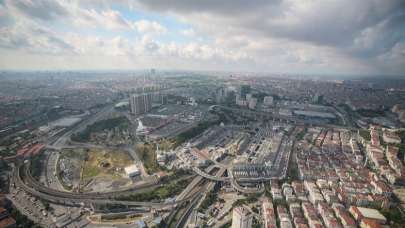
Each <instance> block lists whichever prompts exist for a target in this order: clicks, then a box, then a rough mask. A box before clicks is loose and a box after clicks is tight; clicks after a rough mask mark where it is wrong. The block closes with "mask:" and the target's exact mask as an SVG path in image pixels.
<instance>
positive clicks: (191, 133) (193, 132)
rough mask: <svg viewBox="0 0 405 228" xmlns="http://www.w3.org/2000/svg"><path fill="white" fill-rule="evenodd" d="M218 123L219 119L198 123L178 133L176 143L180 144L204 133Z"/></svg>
mask: <svg viewBox="0 0 405 228" xmlns="http://www.w3.org/2000/svg"><path fill="white" fill-rule="evenodd" d="M218 124H219V122H218V121H205V122H201V123H198V125H197V126H195V127H193V128H191V129H189V130H187V131H185V132H182V133H180V134H179V135H177V136H176V145H180V144H182V143H183V142H185V141H187V140H189V139H192V138H194V137H196V136H197V135H199V134H201V133H203V132H204V131H205V130H207V129H208V128H209V127H211V126H213V125H218Z"/></svg>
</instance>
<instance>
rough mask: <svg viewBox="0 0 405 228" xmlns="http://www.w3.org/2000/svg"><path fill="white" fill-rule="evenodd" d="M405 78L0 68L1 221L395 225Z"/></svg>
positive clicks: (399, 214) (404, 193)
mask: <svg viewBox="0 0 405 228" xmlns="http://www.w3.org/2000/svg"><path fill="white" fill-rule="evenodd" d="M404 126H405V81H403V80H399V79H398V80H396V79H392V80H386V79H384V80H382V79H378V78H373V79H364V78H360V79H341V80H338V79H334V80H326V79H322V80H321V79H317V78H308V77H305V78H301V77H296V76H289V75H259V74H242V73H240V74H237V73H233V74H231V73H215V72H210V73H201V72H179V71H158V70H155V69H151V70H146V71H135V72H106V73H101V72H37V73H35V72H31V73H17V72H2V73H0V190H1V193H0V227H189V228H193V227H194V228H196V227H200V228H202V227H234V228H237V227H266V228H270V227H280V228H293V227H295V228H305V227H310V228H318V227H319V228H321V227H331V228H343V227H344V228H355V227H367V228H368V227H404V224H405V215H404V212H405V211H404V208H405V166H404V165H405V158H404V155H405V129H404Z"/></svg>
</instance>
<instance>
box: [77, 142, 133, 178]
mask: <svg viewBox="0 0 405 228" xmlns="http://www.w3.org/2000/svg"><path fill="white" fill-rule="evenodd" d="M131 164H133V161H132V159H131V157H130V156H129V154H128V153H126V152H124V151H105V150H96V149H92V150H90V151H89V152H88V153H87V158H86V160H85V163H84V165H83V172H82V179H84V180H85V179H88V178H94V177H97V176H109V177H111V178H121V177H123V176H124V175H125V171H124V168H125V167H127V166H129V165H131Z"/></svg>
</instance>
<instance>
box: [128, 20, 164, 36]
mask: <svg viewBox="0 0 405 228" xmlns="http://www.w3.org/2000/svg"><path fill="white" fill-rule="evenodd" d="M131 26H132V27H133V28H135V29H136V30H138V32H140V33H144V34H163V33H165V32H166V31H167V29H166V28H165V27H164V26H162V25H161V24H159V23H158V22H156V21H148V20H139V21H136V22H133V23H132V24H131Z"/></svg>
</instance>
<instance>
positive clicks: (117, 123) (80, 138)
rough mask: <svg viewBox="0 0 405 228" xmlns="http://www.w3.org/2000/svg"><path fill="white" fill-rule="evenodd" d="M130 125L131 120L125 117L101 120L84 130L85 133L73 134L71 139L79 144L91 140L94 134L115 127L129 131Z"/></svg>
mask: <svg viewBox="0 0 405 228" xmlns="http://www.w3.org/2000/svg"><path fill="white" fill-rule="evenodd" d="M129 124H130V123H129V120H128V119H127V118H126V117H125V116H120V117H115V118H111V119H105V120H100V121H97V122H95V123H93V124H91V125H89V126H87V127H86V129H84V131H82V132H79V133H76V134H73V135H72V136H71V139H72V140H73V141H77V142H86V141H88V140H89V139H90V135H91V133H93V132H101V131H104V130H111V129H113V128H115V127H118V128H120V129H127V128H128V126H129Z"/></svg>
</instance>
